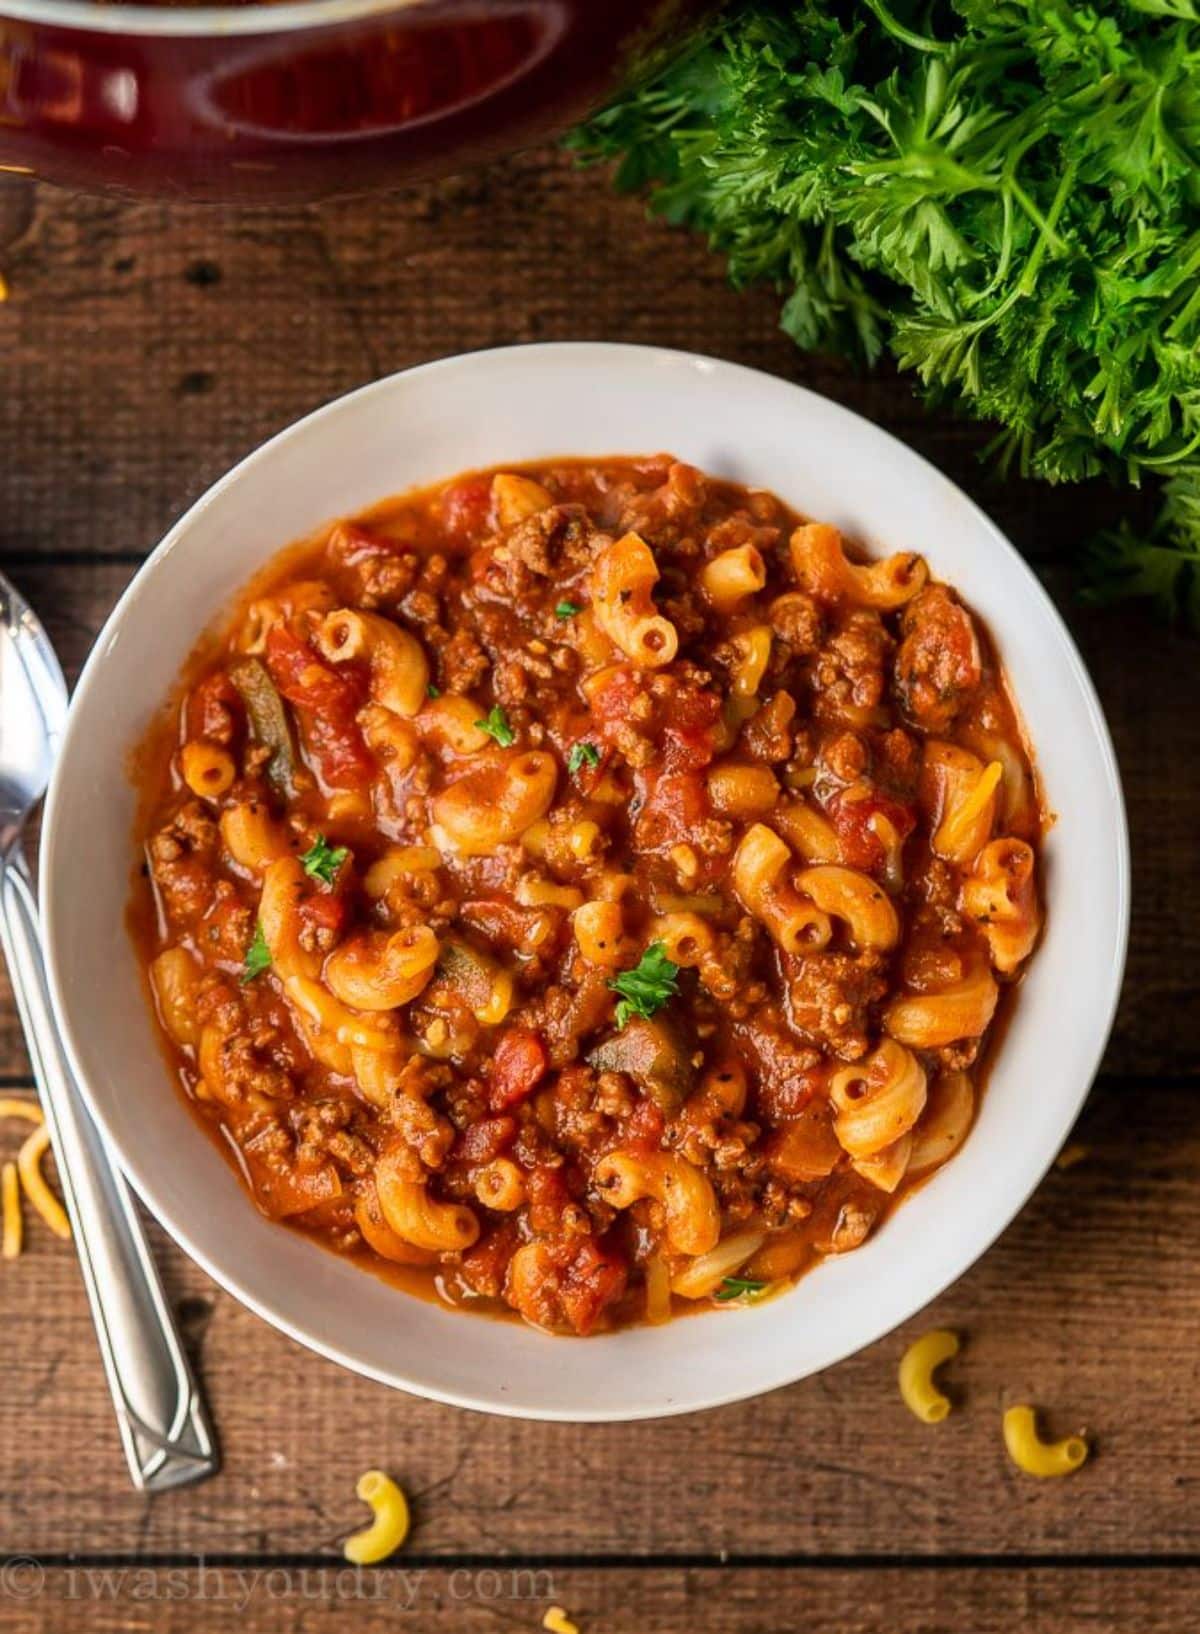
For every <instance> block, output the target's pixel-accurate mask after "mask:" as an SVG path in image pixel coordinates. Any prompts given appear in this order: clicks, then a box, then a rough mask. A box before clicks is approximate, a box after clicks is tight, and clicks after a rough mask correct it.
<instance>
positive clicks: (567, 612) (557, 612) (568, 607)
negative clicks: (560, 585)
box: [554, 601, 583, 618]
mask: <svg viewBox="0 0 1200 1634" xmlns="http://www.w3.org/2000/svg"><path fill="white" fill-rule="evenodd" d="M582 612H583V608H582V607H581V606H580V605H579V603H578V602H577V601H560V602H558V603H557V605H556V606H555V609H554V616H555V618H574V617H575V615H576V613H582Z"/></svg>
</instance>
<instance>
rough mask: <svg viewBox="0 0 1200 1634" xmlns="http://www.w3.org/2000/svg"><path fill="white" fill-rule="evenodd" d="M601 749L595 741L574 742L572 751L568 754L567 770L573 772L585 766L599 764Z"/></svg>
mask: <svg viewBox="0 0 1200 1634" xmlns="http://www.w3.org/2000/svg"><path fill="white" fill-rule="evenodd" d="M599 764H600V751H599V749H597V747H596V745H595V744H594V743H573V744H572V745H571V752H570V754H569V755H568V756H567V770H568V771H569V772H571V773H575V772H578V771H581V770H582V769H583V767H585V766H598V765H599Z"/></svg>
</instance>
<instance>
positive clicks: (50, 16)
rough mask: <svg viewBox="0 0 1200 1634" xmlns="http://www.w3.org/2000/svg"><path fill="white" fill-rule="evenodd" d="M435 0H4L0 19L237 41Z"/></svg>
mask: <svg viewBox="0 0 1200 1634" xmlns="http://www.w3.org/2000/svg"><path fill="white" fill-rule="evenodd" d="M429 4H430V0H280V3H279V4H276V5H268V4H263V3H260V4H257V5H244V4H243V5H227V6H214V5H199V6H178V5H175V6H170V5H154V4H150V5H144V6H143V5H129V4H120V3H117V4H113V5H108V4H102V3H100V0H0V18H10V19H14V20H16V21H18V22H27V23H40V24H42V25H43V26H44V27H46V28H55V29H65V28H70V29H82V30H84V31H85V32H87V33H89V34H121V35H126V36H129V37H131V38H139V37H140V38H143V39H148V38H156V39H208V40H220V39H237V38H244V37H246V36H256V35H258V36H265V35H273V34H301V33H305V32H308V31H310V30H314V29H321V28H334V27H336V26H337V25H339V24H341V23H353V22H358V21H360V20H361V19H363V18H368V17H383V16H387V15H388V14H389V13H391V12H401V11H420V10H422V9H423V8H426V7H427V6H428V5H429Z"/></svg>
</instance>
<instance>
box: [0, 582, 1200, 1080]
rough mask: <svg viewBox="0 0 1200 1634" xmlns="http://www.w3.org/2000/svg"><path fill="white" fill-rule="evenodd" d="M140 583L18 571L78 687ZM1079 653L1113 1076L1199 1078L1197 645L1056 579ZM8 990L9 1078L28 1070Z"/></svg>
mask: <svg viewBox="0 0 1200 1634" xmlns="http://www.w3.org/2000/svg"><path fill="white" fill-rule="evenodd" d="M133 572H134V567H133V565H132V564H129V563H124V562H113V561H104V560H96V561H91V562H86V563H83V564H81V565H78V566H75V567H72V568H71V569H70V570H69V571H64V570H63V569H62V568H60V567H57V566H55V564H53V563H52V562H49V561H42V560H38V559H33V560H31V561H29V562H26V563H24V564H22V565H21V566H19V567H18V568H16V569H14V570H13V576H14V578H15V579H16V581H17V583H18V585H19V587H20V588H21V589H22V590H23V591H24V592H25V594H26V595H27V596H28V597H29V598H30V600H31V601H32V602H33V604H34V606H35V607H37V608H38V609H39V611H40V612H41V614H42V616H43V617H44V618H45V619H46V621H47V624H48V625H49V628H50V632H51V635H52V636H53V639H54V641H55V644H56V645H57V647H58V650H59V653H60V656H61V657H62V660H63V665H64V668H65V669H66V671H67V673H68V676H69V677H71V678H72V679H73V678H74V677H75V675H77V673H78V671H79V668H80V665H81V664H82V662H83V659H84V657H85V656H86V653H87V651H88V649H89V648H90V646H91V644H92V641H93V640H94V639H95V636H96V634H97V632H98V631H99V629H100V626H101V624H102V623H103V621H104V619H105V618H106V617H107V615H108V613H109V611H110V610H111V608H112V606H113V604H114V603H115V602H116V599H117V597H118V596H119V595H120V593H121V591H122V590H123V589H124V588H125V585H126V584H127V583H128V581H129V579H130V577H131V576H132V574H133ZM1051 582H1052V585H1053V587H1054V589H1055V591H1056V594H1057V595H1058V599H1059V602H1060V606H1061V607H1062V610H1063V613H1064V615H1065V617H1066V619H1067V621H1068V623H1069V625H1070V626H1071V629H1072V630H1073V632H1074V633H1075V635H1076V637H1077V639H1078V640H1079V641H1080V642H1081V644H1082V647H1083V651H1084V655H1085V658H1086V659H1087V662H1088V664H1089V667H1090V669H1091V672H1092V675H1093V678H1094V679H1095V682H1096V686H1097V688H1098V690H1099V693H1100V697H1101V701H1102V702H1103V704H1104V707H1105V710H1106V713H1107V715H1108V719H1109V723H1110V725H1111V727H1112V730H1113V735H1114V738H1115V740H1116V745H1117V752H1118V755H1119V757H1120V761H1121V767H1122V775H1123V778H1124V783H1125V791H1126V798H1127V801H1128V806H1129V820H1130V826H1131V830H1132V835H1133V853H1134V881H1135V893H1134V914H1133V930H1132V941H1131V947H1130V958H1129V968H1128V974H1127V978H1126V983H1125V990H1124V995H1123V999H1122V1004H1121V1010H1120V1015H1119V1018H1118V1022H1117V1027H1116V1031H1115V1033H1114V1036H1113V1040H1112V1044H1111V1046H1110V1048H1109V1051H1108V1055H1107V1058H1106V1063H1105V1065H1106V1070H1107V1071H1108V1072H1110V1073H1120V1074H1130V1075H1137V1076H1142V1077H1146V1076H1152V1075H1157V1074H1167V1075H1172V1076H1179V1075H1183V1074H1189V1075H1193V1076H1194V1075H1197V1074H1200V1040H1198V1038H1197V1034H1196V1029H1195V1027H1194V1025H1193V1024H1192V1018H1193V1016H1194V1015H1195V1011H1196V1005H1197V1002H1198V1000H1200V870H1198V869H1197V868H1196V866H1195V861H1196V835H1197V834H1200V664H1197V661H1196V651H1195V645H1194V642H1193V641H1192V640H1191V639H1190V638H1188V637H1186V636H1183V635H1181V634H1178V633H1172V632H1170V631H1167V630H1164V629H1162V628H1161V627H1159V626H1158V625H1157V624H1155V623H1154V622H1153V620H1152V619H1151V618H1150V616H1149V615H1148V614H1146V613H1145V612H1136V611H1130V610H1129V609H1120V610H1118V609H1112V610H1109V611H1097V610H1095V609H1091V608H1086V607H1083V606H1081V605H1080V604H1079V603H1078V602H1077V601H1076V600H1075V599H1074V598H1073V597H1072V595H1071V593H1070V591H1069V590H1067V591H1064V590H1063V586H1062V578H1061V575H1058V574H1055V575H1053V576H1052V580H1051ZM27 1070H28V1069H27V1066H26V1064H25V1061H24V1053H23V1050H22V1049H21V1047H20V1042H19V1038H18V1036H17V1029H16V1023H15V1018H14V1016H13V1013H12V1009H11V1004H9V1003H8V1002H7V990H6V989H5V988H4V987H3V985H0V1075H3V1074H6V1073H9V1074H11V1073H14V1072H22V1071H27Z"/></svg>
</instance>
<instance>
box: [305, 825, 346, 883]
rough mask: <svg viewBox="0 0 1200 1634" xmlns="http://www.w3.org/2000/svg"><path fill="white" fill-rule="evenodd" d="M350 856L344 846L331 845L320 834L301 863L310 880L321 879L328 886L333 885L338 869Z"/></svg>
mask: <svg viewBox="0 0 1200 1634" xmlns="http://www.w3.org/2000/svg"><path fill="white" fill-rule="evenodd" d="M349 855H350V853H349V851H347V849H346V847H345V846H344V845H330V844H329V842H328V841H327V840H326V838H325V836H324V834H318V835H317V837H316V839H315V840H314V841H313V843H312V844H311V845H310V846H309V848H308V850H307V851H306V852H305V853H304V855H303V856H302V857H301V858H300V862H301V866H302V867H303V869H304V872H305V873H306V874H307V875H308V877H309V879H319V880H321V881H322V882H323V883H324V884H326V885H332V884H333V882H334V880H335V879H336V877H337V871H338V869H339V868H340V867H341V866H342V864H343V863H344V862H345V860H346V858H347V857H348V856H349Z"/></svg>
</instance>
